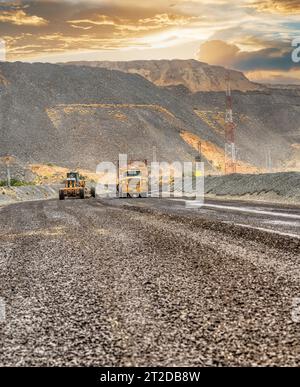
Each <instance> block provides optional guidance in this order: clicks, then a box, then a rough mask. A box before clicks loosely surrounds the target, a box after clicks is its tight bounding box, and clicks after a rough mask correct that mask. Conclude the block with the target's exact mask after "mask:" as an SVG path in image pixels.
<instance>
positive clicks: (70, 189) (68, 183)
mask: <svg viewBox="0 0 300 387" xmlns="http://www.w3.org/2000/svg"><path fill="white" fill-rule="evenodd" d="M89 196H92V197H95V196H96V190H95V188H94V187H92V188H90V189H89V188H87V187H86V183H85V180H83V179H80V175H79V173H78V172H69V173H67V178H66V180H65V187H64V188H61V189H60V190H59V200H65V198H66V197H67V198H72V197H73V198H80V199H85V198H86V197H89Z"/></svg>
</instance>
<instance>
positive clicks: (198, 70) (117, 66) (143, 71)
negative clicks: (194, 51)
mask: <svg viewBox="0 0 300 387" xmlns="http://www.w3.org/2000/svg"><path fill="white" fill-rule="evenodd" d="M70 64H73V65H79V66H82V65H85V66H92V67H103V68H107V69H110V70H119V71H123V72H126V73H131V74H139V75H141V76H143V77H144V78H146V79H148V80H149V81H151V82H153V83H155V84H156V85H157V86H178V85H183V86H185V87H186V88H188V89H189V90H190V91H192V92H193V93H194V92H197V91H223V90H226V82H225V79H226V75H227V72H228V71H229V74H230V79H231V86H232V89H233V90H240V91H249V90H261V89H263V86H262V85H259V84H256V83H253V82H250V81H249V80H248V79H247V78H246V76H245V75H244V74H243V73H241V72H239V71H234V70H227V69H225V68H224V67H221V66H211V65H208V64H207V63H203V62H199V61H197V60H193V59H191V60H149V61H129V62H109V61H104V62H101V61H100V62H70Z"/></svg>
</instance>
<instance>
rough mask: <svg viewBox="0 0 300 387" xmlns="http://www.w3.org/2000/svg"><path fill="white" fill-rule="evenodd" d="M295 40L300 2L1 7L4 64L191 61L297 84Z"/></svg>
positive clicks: (166, 0)
mask: <svg viewBox="0 0 300 387" xmlns="http://www.w3.org/2000/svg"><path fill="white" fill-rule="evenodd" d="M297 37H300V0H260V1H258V0H240V1H237V0H65V1H58V0H24V1H18V0H15V1H2V0H0V39H1V40H2V42H5V53H6V59H7V60H9V61H16V60H20V61H29V62H66V61H73V60H136V59H144V60H149V59H175V58H176V59H191V58H193V59H197V60H200V61H203V62H206V63H209V64H214V65H222V66H225V67H229V68H233V69H236V70H240V71H243V72H244V73H245V74H246V75H247V76H248V77H249V78H250V79H251V80H253V81H258V82H270V83H290V84H291V83H297V84H300V63H294V62H293V61H292V59H291V54H292V50H293V48H292V46H291V42H292V40H293V39H294V38H297ZM2 51H3V43H2V45H1V42H0V56H1V52H2Z"/></svg>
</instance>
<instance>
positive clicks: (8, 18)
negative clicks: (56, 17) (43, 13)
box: [0, 10, 48, 27]
mask: <svg viewBox="0 0 300 387" xmlns="http://www.w3.org/2000/svg"><path fill="white" fill-rule="evenodd" d="M0 22H4V23H11V24H15V25H17V26H26V25H27V26H28V25H29V26H37V27H39V26H44V25H46V24H48V21H47V20H45V19H44V18H42V17H39V16H36V15H27V14H26V13H25V12H24V11H23V10H8V11H2V12H1V14H0Z"/></svg>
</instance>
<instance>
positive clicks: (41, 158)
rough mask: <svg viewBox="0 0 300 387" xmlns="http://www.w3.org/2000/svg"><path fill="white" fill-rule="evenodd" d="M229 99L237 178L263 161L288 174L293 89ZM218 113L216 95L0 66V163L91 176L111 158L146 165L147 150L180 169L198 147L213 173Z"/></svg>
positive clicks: (294, 152)
mask: <svg viewBox="0 0 300 387" xmlns="http://www.w3.org/2000/svg"><path fill="white" fill-rule="evenodd" d="M188 62H191V61H188ZM223 81H224V79H223ZM216 82H219V81H218V80H217V79H216ZM218 87H221V84H219V86H218ZM233 101H234V114H235V121H236V123H237V129H236V143H237V148H238V158H239V163H238V172H243V173H253V172H256V171H258V170H261V168H264V167H265V165H266V155H267V154H268V153H270V154H271V157H272V163H273V166H274V167H275V168H276V169H282V170H284V169H289V170H297V169H298V168H299V162H300V155H299V151H300V146H299V143H300V138H299V135H298V132H299V125H298V123H299V119H300V108H299V106H300V91H299V90H280V89H279V90H276V89H272V90H271V89H264V90H254V91H249V92H247V93H245V92H242V91H234V92H233ZM224 105H225V97H224V91H222V92H203V91H202V92H197V93H192V92H191V91H190V90H189V89H187V88H186V87H184V86H183V85H179V86H168V87H162V86H160V87H159V86H157V85H155V84H154V83H152V82H150V81H148V80H147V79H145V78H144V77H142V76H140V75H138V74H128V73H124V72H120V71H115V70H108V69H104V68H98V67H97V68H94V67H91V66H78V65H76V66H72V65H53V64H39V63H35V64H25V63H20V62H16V63H0V135H1V142H0V155H2V154H6V153H9V154H13V155H15V156H16V157H17V159H18V161H19V163H21V164H22V163H23V164H26V163H31V164H48V163H54V164H55V165H57V166H60V167H66V168H79V167H80V168H82V169H86V170H89V171H95V168H96V165H97V164H98V163H99V162H101V161H114V162H115V161H116V160H117V159H118V155H119V153H127V154H128V155H129V157H131V158H135V159H140V158H141V159H148V160H152V157H153V147H155V148H156V153H157V159H158V160H165V161H177V160H178V161H190V160H193V159H194V157H195V156H196V155H198V154H199V147H198V143H199V142H200V141H201V144H202V147H201V150H202V159H203V161H205V162H206V171H207V172H208V173H216V172H220V171H221V170H222V168H223V166H224V165H223V164H222V163H224V155H223V149H224V109H225V106H224ZM1 168H2V167H1ZM1 168H0V169H1ZM2 169H3V168H2ZM2 169H1V170H2ZM4 172H5V171H2V174H4Z"/></svg>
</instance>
